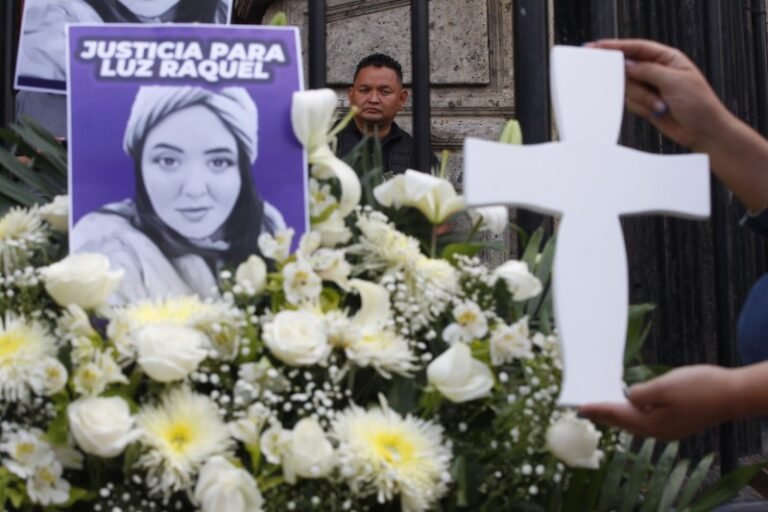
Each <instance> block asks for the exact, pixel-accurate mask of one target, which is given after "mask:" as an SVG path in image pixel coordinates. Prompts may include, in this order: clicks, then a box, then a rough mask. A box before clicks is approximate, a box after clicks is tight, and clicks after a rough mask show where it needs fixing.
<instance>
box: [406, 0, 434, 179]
mask: <svg viewBox="0 0 768 512" xmlns="http://www.w3.org/2000/svg"><path fill="white" fill-rule="evenodd" d="M411 81H412V83H411V88H412V94H413V96H412V97H413V142H414V151H415V152H416V164H417V169H418V170H420V171H428V170H429V169H430V156H431V154H432V149H431V145H430V131H431V124H432V122H431V119H430V118H431V110H430V94H429V89H430V87H429V85H430V83H429V0H411Z"/></svg>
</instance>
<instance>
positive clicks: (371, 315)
mask: <svg viewBox="0 0 768 512" xmlns="http://www.w3.org/2000/svg"><path fill="white" fill-rule="evenodd" d="M349 286H350V287H351V288H353V289H355V290H357V292H358V293H359V294H360V302H361V305H360V310H359V311H358V312H357V314H355V317H354V318H353V319H352V321H353V322H354V323H355V324H357V325H359V326H361V327H363V328H364V330H366V331H374V330H379V329H381V328H382V327H384V325H385V324H386V323H387V320H389V317H390V314H391V311H390V307H389V292H388V291H387V290H386V289H385V288H384V287H383V286H380V285H378V284H375V283H372V282H370V281H364V280H362V279H353V280H351V281H350V282H349Z"/></svg>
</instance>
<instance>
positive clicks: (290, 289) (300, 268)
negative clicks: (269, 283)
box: [283, 259, 323, 304]
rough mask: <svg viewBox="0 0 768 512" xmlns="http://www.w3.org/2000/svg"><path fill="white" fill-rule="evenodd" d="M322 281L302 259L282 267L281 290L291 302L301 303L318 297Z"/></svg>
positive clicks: (321, 288)
mask: <svg viewBox="0 0 768 512" xmlns="http://www.w3.org/2000/svg"><path fill="white" fill-rule="evenodd" d="M322 290H323V281H322V279H320V276H318V275H317V274H315V271H314V270H312V265H311V264H310V263H309V262H308V261H306V260H303V259H300V260H298V261H295V262H293V263H289V264H287V265H286V266H285V268H284V269H283V291H284V292H285V299H286V300H287V301H288V302H290V303H291V304H301V303H303V302H306V301H312V300H315V299H317V298H318V297H320V292H321V291H322Z"/></svg>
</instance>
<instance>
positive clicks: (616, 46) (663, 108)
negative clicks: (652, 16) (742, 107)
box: [589, 39, 732, 152]
mask: <svg viewBox="0 0 768 512" xmlns="http://www.w3.org/2000/svg"><path fill="white" fill-rule="evenodd" d="M589 46H591V47H593V48H603V49H608V50H619V51H622V52H624V56H625V58H626V74H627V83H626V104H627V108H628V109H629V110H630V111H631V112H633V113H634V114H637V115H639V116H641V117H643V118H645V119H647V120H648V121H650V122H651V123H652V124H653V125H654V126H656V128H658V129H659V131H661V132H662V133H663V134H664V135H666V136H667V137H669V138H670V139H672V140H673V141H675V142H677V143H678V144H681V145H683V146H686V147H688V148H691V149H693V150H694V151H702V152H707V149H708V145H709V144H710V143H711V142H712V141H714V140H715V139H716V138H717V137H718V135H719V134H720V133H721V125H722V124H723V123H727V122H729V119H730V118H731V117H732V116H731V114H730V113H729V112H728V110H727V109H726V108H725V106H724V105H723V104H722V103H721V102H720V100H719V99H718V98H717V95H715V93H714V91H713V90H712V88H711V87H710V85H709V83H708V82H707V80H706V78H705V77H704V75H703V74H702V73H701V71H700V70H699V68H697V67H696V65H695V64H694V63H693V62H691V60H690V59H689V58H688V57H686V56H685V54H683V53H682V52H681V51H679V50H677V49H675V48H672V47H669V46H665V45H663V44H661V43H657V42H654V41H647V40H642V39H606V40H601V41H597V42H594V43H590V44H589Z"/></svg>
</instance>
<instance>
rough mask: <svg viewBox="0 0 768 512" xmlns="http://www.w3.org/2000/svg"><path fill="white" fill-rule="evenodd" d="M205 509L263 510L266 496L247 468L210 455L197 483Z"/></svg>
mask: <svg viewBox="0 0 768 512" xmlns="http://www.w3.org/2000/svg"><path fill="white" fill-rule="evenodd" d="M195 499H196V500H197V501H198V502H199V503H200V506H201V509H202V512H260V511H261V510H263V506H264V498H263V497H262V496H261V492H259V488H258V486H257V485H256V481H255V480H254V479H253V477H252V476H251V475H250V474H248V472H247V471H245V470H243V469H241V468H238V467H235V466H234V465H232V463H230V462H229V461H228V460H227V459H225V458H224V457H222V456H220V455H216V456H214V457H212V458H211V459H209V460H208V461H207V462H206V463H205V465H204V466H203V469H201V470H200V475H199V476H198V479H197V485H196V486H195Z"/></svg>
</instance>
